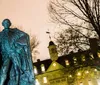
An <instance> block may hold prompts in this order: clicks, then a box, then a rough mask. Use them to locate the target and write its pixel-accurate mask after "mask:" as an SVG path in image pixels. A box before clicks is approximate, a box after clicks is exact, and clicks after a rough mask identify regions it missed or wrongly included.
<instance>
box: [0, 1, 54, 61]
mask: <svg viewBox="0 0 100 85" xmlns="http://www.w3.org/2000/svg"><path fill="white" fill-rule="evenodd" d="M48 2H49V0H0V30H2V29H3V27H2V25H1V23H2V20H3V19H5V18H8V19H10V20H11V22H12V25H13V26H15V27H20V28H21V29H22V30H24V31H25V32H27V33H28V34H29V35H31V36H33V35H35V36H36V37H37V39H38V40H39V42H40V45H39V46H38V50H39V52H40V54H38V56H37V59H38V58H39V59H41V60H43V59H47V58H50V57H49V53H48V49H47V47H48V43H49V38H48V35H47V34H46V31H47V30H48V29H50V30H52V29H53V31H54V28H55V26H53V24H52V23H51V22H50V21H49V19H50V17H49V14H48V10H47V6H48Z"/></svg>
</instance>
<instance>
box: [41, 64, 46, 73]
mask: <svg viewBox="0 0 100 85" xmlns="http://www.w3.org/2000/svg"><path fill="white" fill-rule="evenodd" d="M41 71H42V72H45V66H44V64H42V65H41Z"/></svg>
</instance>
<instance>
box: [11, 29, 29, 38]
mask: <svg viewBox="0 0 100 85" xmlns="http://www.w3.org/2000/svg"><path fill="white" fill-rule="evenodd" d="M11 31H13V32H16V33H17V34H19V35H20V34H22V35H27V36H28V34H27V33H25V32H23V31H21V30H19V29H18V28H13V29H11Z"/></svg>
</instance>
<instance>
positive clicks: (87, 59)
mask: <svg viewBox="0 0 100 85" xmlns="http://www.w3.org/2000/svg"><path fill="white" fill-rule="evenodd" d="M48 48H49V53H50V57H51V59H47V60H43V61H40V60H39V59H38V60H37V62H35V63H34V66H35V68H34V69H37V71H34V72H36V73H35V78H36V85H100V68H99V67H100V55H99V54H100V53H99V51H97V54H98V58H96V59H95V57H94V56H93V54H92V52H91V51H90V50H87V51H80V52H77V53H70V54H69V55H64V56H60V57H58V53H57V51H56V45H55V44H54V43H53V42H52V41H50V43H49V47H48Z"/></svg>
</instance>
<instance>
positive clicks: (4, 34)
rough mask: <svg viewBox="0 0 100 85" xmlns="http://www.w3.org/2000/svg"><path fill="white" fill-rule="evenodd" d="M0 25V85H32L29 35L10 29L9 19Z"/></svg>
mask: <svg viewBox="0 0 100 85" xmlns="http://www.w3.org/2000/svg"><path fill="white" fill-rule="evenodd" d="M2 25H3V26H4V29H3V31H1V32H0V54H1V55H2V63H1V67H0V85H34V74H33V66H32V59H31V58H32V57H31V50H30V42H29V35H28V34H27V33H25V32H23V31H20V30H19V29H17V28H14V29H11V28H10V26H11V22H10V20H9V19H5V20H3V22H2ZM0 59H1V58H0Z"/></svg>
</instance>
